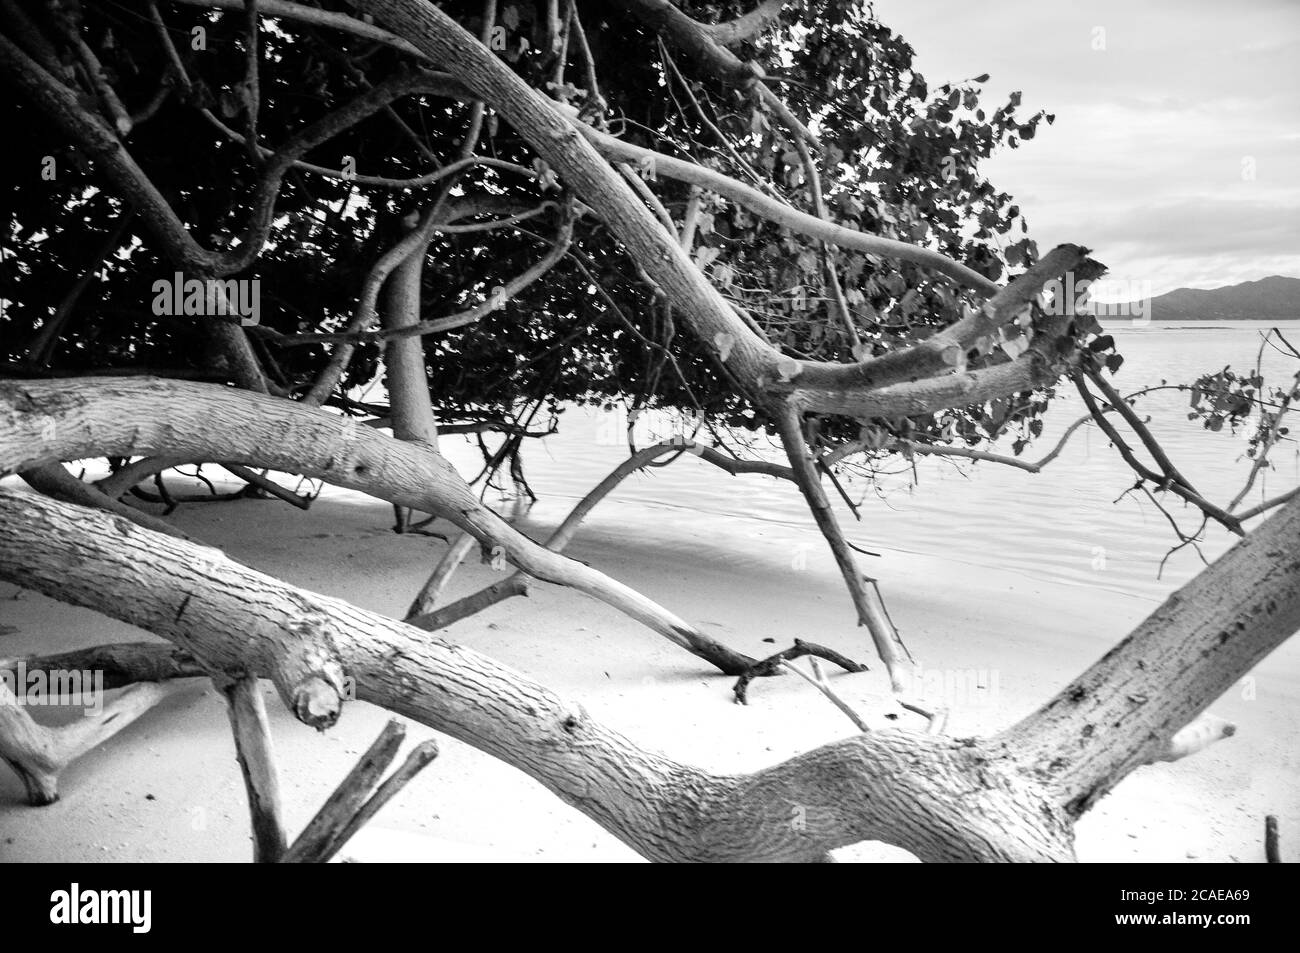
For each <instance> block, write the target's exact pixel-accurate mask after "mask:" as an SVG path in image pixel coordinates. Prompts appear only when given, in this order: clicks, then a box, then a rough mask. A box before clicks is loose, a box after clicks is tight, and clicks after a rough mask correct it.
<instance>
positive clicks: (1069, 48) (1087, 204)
mask: <svg viewBox="0 0 1300 953" xmlns="http://www.w3.org/2000/svg"><path fill="white" fill-rule="evenodd" d="M875 9H876V14H877V16H878V17H879V18H880V20H881V21H882V22H883V23H885V24H887V25H888V26H890V27H891V28H892V29H894V30H895V31H897V32H898V33H901V34H902V35H903V37H904V38H905V39H907V41H908V42H909V43H911V45H912V47H913V48H914V49H915V50H916V53H917V59H916V66H917V68H918V69H919V70H920V72H921V73H922V74H924V76H925V78H926V80H927V82H929V84H930V86H931V88H934V87H936V86H939V85H941V84H943V83H945V82H950V81H955V80H961V79H966V78H969V77H972V76H978V75H979V74H981V73H989V74H991V78H990V80H989V82H988V83H987V84H986V87H985V88H986V89H987V91H988V92H987V94H986V97H985V99H984V102H985V103H987V104H989V105H990V107H991V106H994V105H999V104H1001V103H1003V102H1005V99H1006V95H1007V93H1009V92H1010V91H1011V90H1016V89H1019V90H1023V91H1024V106H1023V107H1022V108H1023V109H1024V111H1025V112H1026V114H1027V113H1028V112H1030V111H1032V110H1034V109H1037V108H1044V109H1047V110H1048V111H1049V112H1054V113H1055V114H1056V124H1055V125H1054V126H1051V127H1048V126H1045V125H1041V126H1040V127H1039V132H1038V135H1037V136H1036V137H1035V138H1034V140H1033V141H1031V142H1027V143H1024V144H1023V145H1022V146H1021V148H1019V149H1017V150H1010V149H1005V150H1003V152H1002V153H1001V154H999V155H998V156H996V157H994V159H993V160H991V161H990V162H988V163H987V165H986V167H985V169H986V172H987V174H988V176H989V178H990V179H991V180H992V181H993V183H994V185H995V186H997V187H998V188H1000V189H1002V190H1004V191H1007V192H1010V193H1011V194H1012V195H1014V196H1015V197H1016V198H1017V199H1018V200H1019V201H1020V205H1021V207H1022V209H1023V210H1024V213H1025V216H1026V218H1027V219H1028V222H1029V229H1030V235H1031V237H1033V238H1034V239H1035V240H1036V241H1037V242H1038V244H1039V247H1040V248H1041V249H1043V250H1046V249H1047V248H1049V247H1051V246H1052V245H1055V244H1058V243H1060V242H1064V241H1070V242H1077V243H1079V244H1082V245H1086V246H1088V247H1089V248H1092V249H1094V255H1095V257H1096V258H1098V259H1099V260H1100V261H1103V262H1105V263H1106V264H1107V265H1109V266H1110V269H1111V274H1110V277H1111V278H1112V279H1115V280H1117V281H1123V282H1135V283H1140V282H1143V281H1149V282H1150V283H1151V288H1152V292H1153V293H1154V294H1161V293H1163V292H1165V291H1168V290H1170V289H1172V288H1177V287H1184V286H1185V287H1194V288H1214V287H1219V286H1222V285H1227V284H1235V283H1237V282H1240V281H1249V280H1252V279H1255V278H1262V277H1265V276H1267V275H1275V274H1282V275H1292V276H1296V277H1300V0H1231V2H1224V0H1215V2H1211V0H1094V2H1081V3H1076V2H1069V0H988V2H982V3H977V2H973V0H876V3H875ZM1107 297H1113V296H1107ZM1123 297H1127V296H1126V295H1125V296H1123Z"/></svg>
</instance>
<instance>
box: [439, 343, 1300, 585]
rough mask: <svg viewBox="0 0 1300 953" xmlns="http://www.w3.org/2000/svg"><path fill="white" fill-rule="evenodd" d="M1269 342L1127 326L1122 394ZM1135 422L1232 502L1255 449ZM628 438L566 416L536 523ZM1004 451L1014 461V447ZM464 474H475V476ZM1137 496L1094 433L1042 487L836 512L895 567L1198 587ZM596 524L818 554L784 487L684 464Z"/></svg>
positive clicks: (966, 490) (1065, 418) (543, 454)
mask: <svg viewBox="0 0 1300 953" xmlns="http://www.w3.org/2000/svg"><path fill="white" fill-rule="evenodd" d="M1268 327H1269V325H1266V324H1256V323H1253V322H1250V323H1246V322H1243V323H1234V324H1232V325H1230V326H1226V327H1225V326H1215V327H1191V328H1188V327H1185V326H1169V325H1159V324H1151V325H1149V326H1147V327H1145V328H1131V327H1118V328H1116V329H1114V330H1112V332H1111V333H1113V334H1114V335H1115V337H1116V340H1117V343H1118V345H1119V347H1120V350H1121V352H1122V353H1123V354H1124V355H1125V357H1126V363H1125V364H1124V366H1123V368H1122V369H1121V370H1120V372H1119V375H1118V379H1117V385H1118V386H1120V387H1121V389H1122V390H1123V391H1124V392H1129V391H1133V390H1137V389H1138V388H1140V387H1142V386H1144V385H1147V384H1156V383H1159V382H1160V380H1161V379H1162V378H1165V379H1168V380H1170V381H1190V380H1192V379H1194V378H1195V377H1196V376H1198V375H1199V374H1201V373H1204V372H1207V371H1217V370H1219V369H1221V368H1223V367H1224V366H1225V365H1231V366H1232V367H1233V368H1235V369H1240V370H1246V369H1249V368H1253V367H1254V365H1255V362H1256V359H1257V356H1258V355H1259V351H1260V344H1261V340H1262V335H1263V332H1264V331H1265V330H1267V328H1268ZM1108 330H1109V329H1108ZM1283 333H1286V334H1287V337H1288V338H1289V339H1290V340H1291V341H1292V342H1293V343H1297V344H1300V322H1293V323H1292V324H1291V326H1290V327H1289V328H1288V327H1286V326H1284V327H1283ZM1262 366H1263V370H1264V372H1265V374H1266V379H1267V380H1269V381H1270V382H1272V381H1276V382H1277V383H1278V384H1281V383H1282V382H1283V380H1284V378H1285V379H1289V377H1290V375H1291V374H1293V373H1295V371H1296V369H1297V367H1298V366H1300V365H1298V364H1297V362H1296V360H1295V359H1293V358H1290V357H1288V356H1286V355H1284V354H1281V353H1279V352H1278V351H1276V350H1274V349H1272V348H1265V349H1264V353H1263V357H1262ZM1063 394H1064V396H1063V397H1062V399H1061V400H1059V401H1058V402H1057V403H1056V404H1055V405H1054V406H1053V408H1052V409H1051V410H1050V411H1049V413H1048V418H1047V420H1046V426H1045V429H1044V434H1043V436H1042V438H1040V440H1039V441H1037V442H1036V444H1034V445H1031V446H1030V448H1029V449H1028V450H1027V451H1026V452H1025V456H1026V457H1027V458H1029V459H1037V458H1038V457H1040V456H1042V455H1043V453H1045V452H1046V451H1047V450H1048V449H1049V448H1050V447H1051V446H1053V445H1054V443H1055V439H1056V437H1057V436H1059V434H1060V433H1061V432H1062V431H1063V430H1064V429H1065V427H1067V426H1068V425H1069V424H1070V423H1071V422H1072V421H1074V420H1075V419H1077V418H1078V417H1079V416H1081V415H1082V413H1083V407H1082V402H1081V400H1080V399H1079V397H1078V395H1077V394H1075V393H1074V392H1073V389H1072V388H1071V389H1069V391H1068V392H1065V391H1063ZM1139 409H1140V410H1141V411H1142V412H1143V413H1144V414H1146V415H1149V416H1150V417H1151V418H1152V429H1153V431H1154V432H1155V433H1156V435H1157V436H1158V437H1159V439H1160V440H1161V443H1162V444H1163V445H1164V447H1165V448H1166V449H1167V450H1168V452H1169V454H1170V455H1171V457H1172V458H1173V460H1174V462H1175V464H1176V465H1177V466H1178V467H1179V468H1180V470H1181V471H1182V472H1183V473H1184V475H1185V476H1187V478H1188V479H1189V480H1191V481H1192V482H1193V483H1194V484H1195V485H1196V486H1197V487H1198V489H1200V490H1201V492H1202V493H1204V494H1205V495H1207V496H1208V497H1209V498H1211V499H1212V500H1214V501H1216V502H1219V503H1221V504H1226V503H1227V501H1228V500H1230V499H1231V498H1232V496H1233V495H1235V493H1236V492H1237V490H1238V489H1239V488H1240V487H1241V485H1242V483H1243V482H1244V480H1245V478H1246V475H1247V472H1248V469H1249V459H1248V458H1247V457H1246V456H1245V450H1246V449H1247V443H1246V440H1245V438H1244V437H1243V436H1242V435H1241V434H1238V435H1233V434H1231V433H1228V432H1226V431H1225V432H1222V433H1217V434H1216V433H1210V432H1208V431H1206V430H1204V429H1203V427H1202V426H1201V425H1200V424H1199V423H1196V422H1190V421H1188V420H1187V411H1188V395H1187V394H1185V393H1178V392H1171V393H1162V394H1155V395H1151V396H1149V397H1146V398H1144V399H1143V401H1142V402H1141V404H1140V405H1139ZM1297 420H1300V417H1298V418H1297ZM622 423H623V421H622V420H620V419H619V418H618V417H617V415H614V414H609V413H604V412H600V411H597V410H592V409H584V408H579V409H570V410H569V411H568V412H566V413H565V414H564V416H563V419H562V423H561V428H560V433H559V434H557V435H556V436H554V437H551V438H548V439H547V440H545V441H530V442H529V443H530V446H529V448H528V451H527V454H526V458H525V460H526V465H527V470H528V475H529V479H530V482H531V484H532V485H533V487H534V489H535V490H536V491H537V493H538V494H539V496H541V497H542V503H541V504H540V507H539V510H538V511H535V515H539V516H541V515H543V514H544V516H545V518H548V519H549V518H551V517H554V518H556V519H558V518H559V515H560V514H561V513H562V512H563V511H564V510H566V509H567V508H568V507H569V506H571V505H572V503H573V502H575V501H576V500H578V499H579V498H581V497H582V495H583V494H585V493H586V492H587V491H588V490H589V489H590V488H591V487H592V486H594V485H595V484H596V483H597V482H598V481H599V480H600V479H601V478H602V477H603V476H604V475H605V474H606V473H608V472H609V470H610V469H612V468H613V467H614V466H615V465H617V464H618V463H619V462H620V461H621V460H622V459H623V458H624V457H625V456H626V454H627V447H626V443H625V442H621V437H620V432H621V425H622ZM1293 426H1294V425H1293ZM1297 432H1298V433H1300V430H1297ZM451 442H452V441H447V443H451ZM1135 442H1136V441H1135ZM1296 448H1297V444H1296V443H1294V442H1292V443H1285V444H1282V445H1280V446H1279V447H1277V448H1275V449H1274V451H1273V453H1272V454H1271V457H1270V459H1271V460H1272V461H1273V464H1274V469H1272V470H1266V471H1264V472H1263V473H1262V474H1261V476H1260V478H1259V480H1258V481H1257V487H1256V489H1255V490H1254V491H1253V492H1252V494H1251V496H1250V497H1249V498H1248V499H1247V501H1246V502H1245V503H1243V506H1244V505H1249V503H1251V502H1254V501H1257V500H1259V499H1262V498H1263V497H1262V496H1261V493H1262V494H1267V495H1268V496H1272V495H1275V494H1277V493H1280V492H1282V491H1284V490H1286V489H1289V488H1291V487H1294V486H1296V485H1297V484H1300V452H1297V449H1296ZM447 449H448V450H449V451H451V455H452V456H453V458H454V459H457V460H458V461H459V460H462V459H464V460H468V459H469V458H468V457H467V456H463V454H462V452H461V451H462V450H466V449H468V448H464V447H457V448H453V447H447ZM998 449H1000V450H1002V452H1004V453H1010V452H1011V451H1010V440H1006V441H1004V446H1001V447H999V448H998ZM463 472H469V473H472V472H476V470H474V469H471V468H469V467H468V466H467V467H466V468H465V470H464V471H463ZM1132 483H1133V476H1132V474H1131V471H1129V470H1128V468H1127V467H1125V466H1124V464H1123V462H1122V461H1121V460H1120V458H1119V456H1118V454H1117V453H1116V452H1115V451H1114V449H1113V448H1111V447H1110V446H1109V445H1108V443H1107V441H1106V439H1105V438H1104V437H1103V436H1102V435H1101V434H1100V432H1099V431H1097V430H1096V428H1095V427H1094V426H1092V425H1088V426H1085V427H1083V428H1081V429H1080V430H1079V431H1077V432H1076V433H1075V434H1074V436H1073V437H1072V438H1071V441H1070V443H1069V444H1068V445H1067V448H1066V450H1065V451H1064V452H1063V453H1062V454H1061V456H1060V457H1058V458H1057V459H1056V460H1055V461H1054V462H1053V463H1052V464H1051V465H1050V466H1048V467H1047V468H1046V469H1045V470H1044V471H1043V472H1042V473H1039V474H1031V473H1027V472H1024V471H1021V470H1016V469H1012V468H1008V467H1004V466H1000V465H996V464H990V463H982V464H978V465H971V464H970V463H967V462H962V463H961V464H960V465H954V461H951V460H939V459H935V458H929V459H920V460H918V461H917V466H916V472H915V475H913V474H911V473H908V474H906V475H899V476H893V477H888V478H886V479H883V480H880V481H879V482H878V483H876V484H874V485H873V484H872V483H871V482H869V481H864V480H862V479H859V480H856V481H854V482H851V483H848V484H846V488H847V489H848V490H849V492H850V494H851V495H853V496H854V497H855V498H861V499H862V505H861V513H862V520H861V522H855V521H854V520H853V518H852V516H851V515H850V514H849V513H848V510H847V508H845V507H843V506H842V505H841V506H840V507H839V509H840V513H841V519H842V520H843V521H844V525H845V527H846V530H847V532H848V534H849V537H850V539H852V540H853V541H854V542H856V543H857V544H859V545H860V546H862V547H864V548H866V549H870V550H873V551H876V552H880V553H882V554H884V555H886V557H887V554H888V553H889V552H891V551H903V552H913V553H920V554H927V555H933V556H941V557H944V558H947V559H950V560H956V561H958V562H964V563H970V564H974V565H980V566H991V567H995V568H1000V569H1009V570H1012V571H1016V572H1019V573H1023V574H1024V575H1025V576H1028V577H1031V578H1039V579H1045V580H1051V581H1055V582H1063V583H1068V584H1075V585H1083V586H1088V587H1093V588H1101V589H1109V590H1113V591H1120V592H1125V593H1128V594H1131V595H1137V596H1141V597H1145V598H1150V599H1152V600H1159V599H1162V598H1163V597H1164V596H1165V595H1167V594H1168V592H1170V591H1171V590H1172V589H1174V588H1176V587H1177V586H1178V585H1181V584H1182V583H1183V582H1185V581H1186V580H1187V579H1188V578H1190V577H1191V576H1192V575H1194V574H1195V573H1196V572H1197V571H1198V569H1199V568H1200V567H1201V566H1202V563H1201V561H1200V559H1199V558H1198V557H1197V555H1196V554H1195V552H1194V551H1193V550H1192V549H1191V548H1186V549H1183V550H1182V551H1180V552H1178V553H1175V554H1174V555H1172V556H1171V557H1170V558H1169V559H1168V561H1167V562H1166V564H1165V566H1164V568H1163V571H1161V570H1160V563H1161V560H1162V558H1163V557H1164V556H1165V555H1166V553H1167V552H1168V551H1169V549H1170V548H1171V547H1172V546H1173V545H1174V544H1175V543H1176V542H1177V540H1176V538H1175V537H1174V536H1173V533H1172V530H1171V529H1170V526H1169V524H1168V522H1167V521H1166V518H1165V517H1164V516H1163V515H1161V513H1160V512H1159V511H1158V510H1157V509H1156V508H1155V507H1154V506H1152V505H1151V503H1150V502H1149V501H1147V500H1145V498H1139V496H1137V495H1133V494H1130V495H1129V496H1127V497H1125V498H1124V499H1122V500H1119V501H1118V502H1117V501H1116V500H1117V498H1118V497H1119V496H1120V495H1121V494H1122V493H1123V492H1124V491H1125V489H1127V488H1128V487H1129V486H1131V485H1132ZM1166 506H1167V508H1168V509H1169V511H1170V513H1171V514H1172V515H1174V517H1175V518H1176V519H1177V520H1178V522H1179V523H1180V525H1182V526H1183V527H1184V528H1185V529H1188V530H1191V529H1194V528H1195V527H1196V526H1198V525H1199V522H1200V521H1199V520H1198V519H1197V518H1196V513H1195V511H1193V510H1191V509H1189V508H1186V507H1184V506H1183V505H1182V503H1181V501H1178V500H1177V499H1176V498H1171V499H1170V501H1169V502H1168V503H1166ZM600 512H602V513H603V514H604V515H605V516H608V517H613V518H617V519H618V520H620V521H622V522H625V523H627V524H628V525H629V526H630V527H635V525H636V524H637V523H638V522H640V521H653V522H654V523H655V525H656V528H657V529H658V530H659V531H660V532H662V531H663V530H664V528H665V527H666V526H667V527H671V525H673V524H674V523H675V522H680V523H681V525H686V524H687V523H688V522H689V523H690V524H691V525H698V524H699V521H701V520H706V521H709V522H710V523H711V524H713V525H716V526H717V528H718V532H719V533H728V534H730V533H734V534H735V544H736V545H737V546H744V545H745V540H746V538H752V537H753V536H754V533H753V532H752V530H753V529H755V528H756V527H757V526H759V525H760V524H761V525H763V526H766V528H768V529H774V528H776V527H778V526H779V527H783V528H785V529H787V530H788V531H789V533H788V534H786V533H780V534H778V535H783V536H784V535H788V537H789V538H790V539H791V540H799V539H802V540H804V542H800V543H792V545H798V546H814V545H820V541H819V538H818V537H817V536H816V533H815V530H814V529H813V528H812V523H811V519H810V517H809V515H808V512H807V510H806V508H805V507H804V505H803V502H802V500H801V498H800V497H799V494H798V493H797V491H796V490H795V489H794V487H793V486H792V485H791V484H789V483H786V482H784V481H779V480H773V479H770V478H767V477H760V476H743V477H737V478H732V477H730V476H728V475H727V474H725V473H723V472H722V471H720V470H717V469H715V468H714V467H711V466H708V465H706V464H703V463H701V462H700V461H698V460H695V459H693V458H690V457H686V458H684V459H682V460H680V461H678V462H676V463H674V464H673V465H672V466H669V467H664V468H661V469H656V470H654V471H652V472H647V473H641V474H636V475H634V476H632V477H631V478H629V479H628V480H626V481H625V482H624V483H623V484H622V486H621V487H620V488H619V489H618V490H617V491H616V493H615V495H614V496H612V497H610V498H609V500H607V501H606V503H604V504H602V507H601V510H600ZM747 530H748V531H747ZM804 531H806V532H807V535H806V536H805V535H804ZM1233 538H1234V537H1232V536H1231V535H1230V534H1229V533H1228V532H1227V531H1225V530H1223V529H1221V528H1219V527H1218V526H1216V525H1211V526H1209V527H1208V528H1207V529H1206V531H1205V534H1204V541H1203V543H1202V544H1201V549H1202V552H1204V554H1205V556H1206V557H1207V558H1209V559H1213V558H1214V557H1215V556H1216V555H1218V554H1219V553H1221V552H1223V551H1224V550H1225V549H1226V548H1227V547H1228V546H1230V545H1231V543H1232V540H1233ZM869 562H870V561H869ZM867 568H868V571H870V567H869V565H868V567H867Z"/></svg>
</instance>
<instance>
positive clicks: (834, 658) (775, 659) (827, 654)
mask: <svg viewBox="0 0 1300 953" xmlns="http://www.w3.org/2000/svg"><path fill="white" fill-rule="evenodd" d="M804 656H813V657H815V658H823V659H825V660H826V661H828V662H830V663H832V664H834V665H838V666H839V667H840V668H842V669H844V671H846V672H865V671H867V667H866V666H865V665H862V664H861V663H859V662H855V661H853V659H851V658H847V657H846V656H843V655H841V654H840V653H839V652H836V651H835V650H834V649H828V648H827V647H826V646H824V645H817V644H816V643H814V642H805V641H804V640H803V639H795V640H794V645H792V646H791V647H790V648H788V649H783V650H781V651H780V652H777V653H776V654H775V655H770V656H768V657H767V658H765V659H763V660H762V661H761V662H756V663H755V664H754V665H753V666H751V667H750V669H749V671H748V672H745V673H744V674H743V675H741V676H740V678H738V679H736V684H735V685H734V686H733V687H732V689H731V691H732V693H733V694H734V695H735V696H736V701H737V702H739V703H740V704H742V705H748V704H749V698H748V691H749V683H750V682H752V681H753V680H754V679H756V678H766V677H768V676H770V675H777V674H779V673H780V671H781V668H782V663H784V662H792V661H794V660H795V659H797V658H803V657H804Z"/></svg>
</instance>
